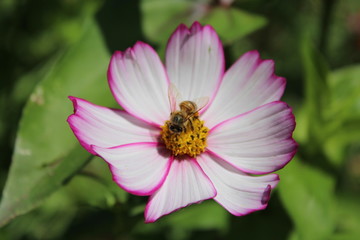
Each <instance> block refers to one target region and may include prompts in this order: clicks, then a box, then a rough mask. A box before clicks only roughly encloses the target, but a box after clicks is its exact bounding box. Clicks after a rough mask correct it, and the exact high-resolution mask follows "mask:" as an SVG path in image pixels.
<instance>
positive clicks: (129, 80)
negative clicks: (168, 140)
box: [108, 42, 170, 126]
mask: <svg viewBox="0 0 360 240" xmlns="http://www.w3.org/2000/svg"><path fill="white" fill-rule="evenodd" d="M108 80H109V85H110V88H111V91H112V93H113V95H114V97H115V99H116V100H117V101H118V103H119V104H120V105H121V106H122V107H123V108H124V109H125V110H126V111H127V112H129V113H130V114H132V115H134V116H136V117H137V118H139V119H142V120H144V121H146V122H148V123H150V124H154V125H157V126H160V125H162V124H163V123H164V122H165V120H167V119H168V118H169V114H170V106H169V100H168V96H167V92H168V85H169V82H168V79H167V76H166V72H165V69H164V66H163V65H162V63H161V61H160V58H159V56H158V55H157V53H156V52H155V51H154V49H153V48H152V47H150V46H149V45H147V44H145V43H142V42H137V43H136V44H135V46H134V47H133V48H128V49H127V50H126V51H125V52H120V51H117V52H115V53H114V54H113V56H112V58H111V61H110V65H109V69H108Z"/></svg>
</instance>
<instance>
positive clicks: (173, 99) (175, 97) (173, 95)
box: [168, 83, 181, 112]
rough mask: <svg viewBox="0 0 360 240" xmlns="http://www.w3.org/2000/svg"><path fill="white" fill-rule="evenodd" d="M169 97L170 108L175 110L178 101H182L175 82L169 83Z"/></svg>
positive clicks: (172, 110)
mask: <svg viewBox="0 0 360 240" xmlns="http://www.w3.org/2000/svg"><path fill="white" fill-rule="evenodd" d="M168 97H169V102H170V110H171V112H175V111H176V108H177V105H178V103H180V102H181V94H180V92H179V91H178V90H177V88H176V86H175V85H174V84H173V83H170V84H169V89H168Z"/></svg>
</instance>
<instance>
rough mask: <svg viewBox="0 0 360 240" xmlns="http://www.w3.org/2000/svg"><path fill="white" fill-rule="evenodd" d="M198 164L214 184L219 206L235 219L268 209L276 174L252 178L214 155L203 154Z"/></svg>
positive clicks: (275, 182) (277, 178)
mask: <svg viewBox="0 0 360 240" xmlns="http://www.w3.org/2000/svg"><path fill="white" fill-rule="evenodd" d="M198 163H199V164H200V166H201V168H202V169H203V170H204V172H205V174H206V175H207V176H208V177H209V178H210V179H211V182H212V183H213V184H214V186H215V188H216V191H217V195H216V197H215V198H214V199H215V201H217V202H218V203H219V204H220V205H222V206H223V207H224V208H225V209H227V210H228V211H229V212H230V213H232V214H234V215H236V216H242V215H245V214H248V213H251V212H254V211H257V210H261V209H264V208H266V206H267V203H268V200H269V197H270V192H271V189H273V188H274V187H275V186H276V185H277V183H278V182H279V176H278V175H277V174H269V175H265V176H257V177H256V176H249V175H247V174H245V173H243V172H242V171H240V170H238V169H236V168H234V167H232V166H231V165H230V164H228V163H226V162H225V161H223V160H221V159H219V158H217V157H216V156H214V155H211V154H208V153H204V154H202V155H200V156H199V158H198Z"/></svg>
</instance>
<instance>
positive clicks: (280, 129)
mask: <svg viewBox="0 0 360 240" xmlns="http://www.w3.org/2000/svg"><path fill="white" fill-rule="evenodd" d="M224 62H225V61H224V53H223V48H222V44H221V42H220V40H219V37H218V36H217V34H216V32H215V31H214V29H213V28H212V27H211V26H209V25H206V26H201V25H200V24H199V23H198V22H195V23H194V24H193V25H192V26H191V27H190V28H187V27H186V26H185V25H180V26H179V27H178V28H177V29H176V30H175V32H174V33H173V34H172V36H171V38H170V39H169V42H168V45H167V49H166V67H164V66H163V64H162V63H161V61H160V58H159V57H158V55H157V54H156V52H155V51H154V50H153V48H152V47H150V46H149V45H147V44H146V43H143V42H137V43H136V44H135V45H134V47H132V48H128V49H127V50H126V51H124V52H120V51H117V52H115V53H114V55H113V56H112V58H111V61H110V65H109V69H108V81H109V85H110V89H111V91H112V94H113V96H114V97H115V99H116V100H117V102H118V103H119V104H120V105H121V106H122V107H123V109H124V110H116V109H110V108H106V107H101V106H97V105H94V104H92V103H90V102H88V101H86V100H83V99H80V98H76V97H70V99H71V100H72V101H73V104H74V114H72V115H71V116H70V117H69V118H68V122H69V124H70V127H71V129H72V130H73V132H74V134H75V136H76V137H77V139H78V140H79V142H80V144H81V145H82V146H83V147H84V148H85V149H86V150H87V151H89V152H90V153H92V154H94V155H98V156H100V157H102V158H103V159H104V160H105V161H106V162H107V163H108V165H109V167H110V170H111V172H112V175H113V179H114V181H115V182H116V183H117V184H118V185H119V186H120V187H121V188H123V189H125V190H126V191H127V192H129V193H132V194H135V195H140V196H150V199H149V201H148V203H147V206H146V209H145V221H146V222H154V221H156V220H157V219H159V218H160V217H161V216H163V215H166V214H169V213H171V212H173V211H176V210H178V209H180V208H183V207H185V206H188V205H190V204H193V203H198V202H201V201H203V200H206V199H212V198H213V199H214V200H215V201H217V202H218V203H219V204H221V205H222V206H223V207H224V208H225V209H227V210H228V211H229V212H230V213H232V214H234V215H236V216H241V215H245V214H248V213H251V212H253V211H257V210H261V209H264V208H265V207H266V206H267V203H268V200H269V197H270V192H271V190H272V189H273V188H274V187H275V186H276V185H277V183H278V181H279V177H278V175H277V174H274V173H272V172H274V171H276V170H278V169H281V168H282V167H284V166H285V165H286V164H287V163H288V162H289V161H290V160H291V159H292V157H293V156H294V154H295V152H296V149H297V144H296V142H295V141H294V140H293V138H292V132H293V130H294V127H295V119H294V116H293V114H292V110H291V108H290V107H289V106H288V105H287V104H286V103H284V102H281V101H279V100H280V98H281V96H282V94H283V91H284V88H285V79H284V78H282V77H278V76H276V75H275V74H274V62H273V61H272V60H262V59H260V56H259V53H258V52H257V51H250V52H247V53H245V54H244V55H243V56H242V57H241V58H240V59H238V60H237V61H236V62H235V63H234V64H233V65H232V66H231V67H230V68H229V69H228V70H227V71H226V72H225V70H224V69H225V67H224V66H225V63H224ZM172 86H175V87H176V89H178V90H177V91H175V87H172ZM177 92H179V93H181V94H182V97H181V99H182V101H188V102H185V103H183V104H184V105H186V104H187V106H182V108H180V106H179V105H180V104H181V103H182V102H181V101H179V98H180V96H178V93H177ZM202 97H207V98H206V99H207V101H206V102H207V104H206V103H203V104H202V105H204V106H201V107H204V108H202V109H201V110H200V111H191V110H186V109H185V107H188V108H189V109H191V108H194V107H196V108H199V107H200V106H196V105H194V104H193V103H195V99H203V102H204V98H202ZM193 100H194V101H193ZM196 103H198V102H196ZM193 110H194V109H193ZM196 110H198V109H196ZM186 111H187V112H186ZM270 173H271V174H270ZM265 174H267V175H265ZM256 175H260V176H256Z"/></svg>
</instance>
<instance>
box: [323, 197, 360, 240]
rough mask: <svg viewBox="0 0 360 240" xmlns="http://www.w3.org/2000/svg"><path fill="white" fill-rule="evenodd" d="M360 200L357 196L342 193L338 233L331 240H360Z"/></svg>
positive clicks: (338, 212)
mask: <svg viewBox="0 0 360 240" xmlns="http://www.w3.org/2000/svg"><path fill="white" fill-rule="evenodd" d="M359 202H360V198H359V196H358V195H357V194H354V193H353V192H352V193H341V194H340V195H339V197H338V207H337V231H336V234H334V236H332V237H331V238H329V239H331V240H353V239H360V229H359V226H360V215H359V213H360V205H359Z"/></svg>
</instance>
